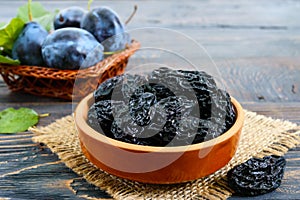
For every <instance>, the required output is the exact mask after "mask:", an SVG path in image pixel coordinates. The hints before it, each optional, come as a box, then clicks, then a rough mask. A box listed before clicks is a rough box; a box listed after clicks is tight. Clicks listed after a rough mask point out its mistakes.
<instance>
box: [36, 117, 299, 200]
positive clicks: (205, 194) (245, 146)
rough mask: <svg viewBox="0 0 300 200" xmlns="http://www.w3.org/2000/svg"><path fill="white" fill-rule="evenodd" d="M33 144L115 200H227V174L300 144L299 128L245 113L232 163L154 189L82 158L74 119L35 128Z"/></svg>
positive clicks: (66, 118)
mask: <svg viewBox="0 0 300 200" xmlns="http://www.w3.org/2000/svg"><path fill="white" fill-rule="evenodd" d="M31 131H32V132H33V133H35V134H36V136H34V137H33V141H34V142H41V143H45V144H46V145H47V146H48V147H49V148H50V149H51V150H52V151H53V152H54V153H56V154H57V155H58V156H59V158H60V159H61V160H62V161H63V162H64V163H65V164H66V165H67V166H68V167H69V168H71V169H72V170H73V171H74V172H76V173H77V174H78V175H79V176H82V177H84V178H85V179H86V180H87V181H88V182H90V183H92V184H94V185H96V186H98V187H99V188H101V189H102V190H105V191H106V192H107V193H108V194H110V195H111V196H112V197H113V198H115V199H122V200H124V199H226V198H228V197H229V196H231V194H232V191H231V190H230V188H228V186H227V185H226V173H227V172H228V170H230V169H231V168H232V167H233V166H235V165H237V164H240V163H242V162H244V161H246V160H247V159H249V158H250V157H253V156H258V157H261V156H264V155H270V154H276V155H283V154H284V153H286V152H287V151H288V149H290V148H293V147H295V146H296V145H297V144H299V143H300V138H299V135H300V127H299V126H297V125H296V124H294V123H291V122H288V121H281V120H274V119H271V118H268V117H265V116H262V115H258V114H256V113H253V112H249V111H245V124H244V127H243V132H242V136H241V140H240V143H239V147H238V150H237V152H236V154H235V156H234V158H233V159H232V160H231V161H230V163H229V164H228V165H227V166H225V167H224V168H222V169H220V170H219V171H217V172H215V173H214V174H212V175H210V176H208V177H205V178H201V179H198V180H195V181H192V182H187V183H182V184H173V185H152V184H143V183H138V182H133V181H129V180H125V179H121V178H117V177H115V176H112V175H109V174H107V173H105V172H103V171H101V170H100V169H98V168H97V167H95V166H94V165H93V164H91V163H90V162H89V161H88V160H87V159H86V158H85V157H84V155H83V154H82V152H81V149H80V146H79V141H78V137H77V133H76V130H75V126H74V121H73V117H72V116H71V115H69V116H66V117H64V118H62V119H59V120H57V121H56V122H54V123H52V124H50V125H49V126H46V127H40V128H32V129H31Z"/></svg>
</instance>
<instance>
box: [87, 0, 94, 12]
mask: <svg viewBox="0 0 300 200" xmlns="http://www.w3.org/2000/svg"><path fill="white" fill-rule="evenodd" d="M92 3H93V0H89V2H88V7H87V9H88V11H90V10H91V5H92Z"/></svg>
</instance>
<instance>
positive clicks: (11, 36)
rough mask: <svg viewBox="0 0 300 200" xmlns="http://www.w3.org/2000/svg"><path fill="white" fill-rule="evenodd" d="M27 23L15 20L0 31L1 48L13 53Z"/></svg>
mask: <svg viewBox="0 0 300 200" xmlns="http://www.w3.org/2000/svg"><path fill="white" fill-rule="evenodd" d="M24 25H25V23H24V22H23V20H21V19H19V18H13V19H12V20H11V21H10V22H9V24H7V25H6V26H4V27H2V28H1V29H0V47H2V48H3V49H4V50H5V51H11V50H12V47H13V45H14V42H15V40H16V39H17V38H18V36H19V34H20V32H21V31H22V30H23V27H24Z"/></svg>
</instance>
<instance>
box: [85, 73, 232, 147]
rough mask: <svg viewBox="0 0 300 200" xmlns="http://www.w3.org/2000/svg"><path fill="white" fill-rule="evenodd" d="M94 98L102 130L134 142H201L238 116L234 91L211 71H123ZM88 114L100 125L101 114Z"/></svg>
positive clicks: (109, 134) (161, 144) (208, 138)
mask: <svg viewBox="0 0 300 200" xmlns="http://www.w3.org/2000/svg"><path fill="white" fill-rule="evenodd" d="M94 97H95V104H94V105H93V106H92V107H91V109H92V108H93V110H94V111H95V112H97V116H98V124H100V127H102V129H103V131H99V132H101V133H103V134H105V135H107V136H110V137H112V138H114V139H117V140H120V141H124V142H129V143H134V144H141V145H150V146H166V145H169V146H181V145H189V144H194V143H199V142H203V141H207V140H210V139H212V138H215V137H218V136H220V135H221V134H222V133H224V132H226V131H227V130H228V129H229V128H230V127H231V126H232V125H233V123H234V121H235V110H234V108H233V106H232V104H231V100H230V96H229V95H228V93H227V92H226V91H223V90H220V89H219V88H217V85H216V83H215V81H214V80H213V78H212V77H211V76H210V75H208V74H207V73H205V72H197V71H182V70H171V69H168V68H160V69H157V70H154V71H153V72H152V73H151V74H149V75H148V76H140V75H129V74H123V75H120V76H116V77H114V78H111V79H108V80H107V81H105V82H104V83H102V84H101V85H100V86H99V87H98V88H97V90H96V91H95V92H94ZM91 112H92V111H91ZM88 118H90V119H89V120H88V122H89V123H90V125H91V126H92V127H94V126H95V125H92V124H91V123H97V122H96V120H95V115H94V114H92V113H90V114H89V116H88ZM98 126H99V125H98Z"/></svg>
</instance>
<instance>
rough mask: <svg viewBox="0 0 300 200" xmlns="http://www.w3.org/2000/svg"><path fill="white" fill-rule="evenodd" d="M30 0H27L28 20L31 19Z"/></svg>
mask: <svg viewBox="0 0 300 200" xmlns="http://www.w3.org/2000/svg"><path fill="white" fill-rule="evenodd" d="M31 1H32V0H28V18H29V21H32V12H31Z"/></svg>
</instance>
